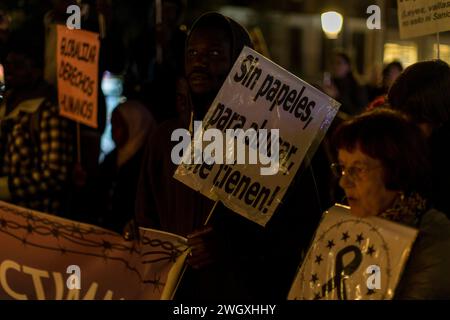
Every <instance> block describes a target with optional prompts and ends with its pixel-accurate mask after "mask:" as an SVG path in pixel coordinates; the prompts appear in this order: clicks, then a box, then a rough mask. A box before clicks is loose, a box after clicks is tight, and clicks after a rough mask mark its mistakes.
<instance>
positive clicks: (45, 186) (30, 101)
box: [0, 27, 74, 214]
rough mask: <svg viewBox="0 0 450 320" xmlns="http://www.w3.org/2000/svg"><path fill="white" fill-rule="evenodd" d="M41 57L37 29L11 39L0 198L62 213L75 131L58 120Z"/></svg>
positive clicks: (1, 117) (1, 116)
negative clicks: (45, 78)
mask: <svg viewBox="0 0 450 320" xmlns="http://www.w3.org/2000/svg"><path fill="white" fill-rule="evenodd" d="M43 52H44V51H43V39H42V38H41V37H39V33H38V32H36V30H35V28H31V27H24V29H22V30H19V31H16V32H15V33H13V34H11V38H10V41H9V43H8V54H7V58H6V61H5V75H6V79H5V80H6V87H7V92H6V95H5V100H4V102H3V104H2V105H1V108H0V127H1V133H0V199H1V200H6V201H9V202H12V203H14V204H18V205H21V206H24V207H27V208H30V209H35V210H40V211H44V212H48V213H53V214H63V213H64V209H65V201H66V200H67V195H66V191H67V182H68V178H69V171H70V168H71V166H72V162H73V154H74V151H73V147H74V140H73V137H74V134H73V130H74V127H73V125H72V124H71V123H70V122H69V121H68V120H66V119H64V118H62V117H61V116H59V109H58V104H57V103H56V94H55V92H54V91H53V90H52V88H51V87H49V86H48V84H47V83H46V82H45V81H44V79H43V54H41V53H43Z"/></svg>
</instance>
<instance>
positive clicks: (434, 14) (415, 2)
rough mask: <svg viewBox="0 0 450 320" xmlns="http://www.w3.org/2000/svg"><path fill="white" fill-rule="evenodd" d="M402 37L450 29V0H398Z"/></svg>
mask: <svg viewBox="0 0 450 320" xmlns="http://www.w3.org/2000/svg"><path fill="white" fill-rule="evenodd" d="M397 4H398V24H399V28H400V38H401V39H407V38H412V37H418V36H423V35H427V34H433V33H437V32H443V31H448V30H450V1H442V0H397Z"/></svg>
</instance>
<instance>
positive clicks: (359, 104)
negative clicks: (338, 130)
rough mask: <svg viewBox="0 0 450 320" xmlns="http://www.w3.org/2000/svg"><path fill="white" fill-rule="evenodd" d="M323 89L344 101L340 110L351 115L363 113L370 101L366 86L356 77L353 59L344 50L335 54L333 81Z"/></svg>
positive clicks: (324, 85) (331, 95)
mask: <svg viewBox="0 0 450 320" xmlns="http://www.w3.org/2000/svg"><path fill="white" fill-rule="evenodd" d="M323 90H324V92H325V93H326V94H328V95H329V96H330V97H332V98H334V99H336V100H337V101H339V102H340V103H342V106H341V108H340V111H341V112H344V113H346V114H348V115H350V116H353V115H357V114H359V113H361V112H362V111H363V108H364V107H365V106H366V105H367V103H368V102H369V101H368V97H367V92H366V88H365V87H363V86H362V85H361V84H360V83H359V81H358V80H357V79H356V76H355V74H354V72H353V70H352V62H351V59H350V57H349V55H347V54H346V53H344V52H337V53H336V54H335V55H334V57H333V68H332V77H331V81H330V82H329V83H324V84H323Z"/></svg>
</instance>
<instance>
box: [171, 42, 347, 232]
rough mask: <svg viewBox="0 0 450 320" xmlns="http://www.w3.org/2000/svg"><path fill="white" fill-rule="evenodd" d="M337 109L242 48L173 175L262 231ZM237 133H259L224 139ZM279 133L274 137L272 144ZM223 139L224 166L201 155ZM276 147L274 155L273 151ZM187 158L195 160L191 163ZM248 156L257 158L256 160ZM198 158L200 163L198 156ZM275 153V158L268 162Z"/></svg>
mask: <svg viewBox="0 0 450 320" xmlns="http://www.w3.org/2000/svg"><path fill="white" fill-rule="evenodd" d="M339 106H340V104H339V103H338V102H336V101H335V100H333V99H332V98H330V97H328V96H327V95H325V94H324V93H322V92H321V91H319V90H318V89H316V88H314V87H313V86H311V85H309V84H308V83H306V82H304V81H303V80H301V79H299V78H297V77H296V76H294V75H293V74H291V73H289V72H288V71H286V70H285V69H283V68H281V67H280V66H278V65H276V64H275V63H273V62H272V61H270V60H269V59H267V58H265V57H264V56H262V55H261V54H259V53H257V52H256V51H254V50H252V49H250V48H248V47H244V49H243V50H242V52H241V54H240V55H239V57H238V59H237V60H236V62H235V64H234V66H233V68H232V69H231V71H230V73H229V75H228V77H227V78H226V80H225V82H224V84H223V86H222V88H221V89H220V91H219V93H218V95H217V96H216V98H215V100H214V102H213V103H212V105H211V107H210V109H209V111H208V113H207V114H206V116H205V118H204V120H203V124H202V126H201V127H197V126H196V127H195V130H194V133H193V135H194V142H193V143H192V144H191V145H190V146H189V149H188V151H187V152H186V154H187V157H185V158H184V163H182V164H180V165H179V167H178V168H177V170H176V172H175V175H174V177H175V178H176V179H178V180H179V181H181V182H183V183H184V184H186V185H187V186H189V187H191V188H193V189H195V190H198V191H200V192H201V193H202V194H203V195H205V196H207V197H208V198H210V199H213V200H220V201H222V202H223V203H224V204H225V205H226V206H227V207H228V208H230V209H231V210H233V211H235V212H237V213H239V214H240V215H242V216H244V217H246V218H248V219H250V220H252V221H254V222H256V223H258V224H260V225H262V226H265V225H266V223H267V222H268V221H269V220H270V218H271V217H272V215H273V213H274V211H275V210H276V208H277V207H278V205H279V203H280V201H281V199H282V198H283V196H284V194H285V193H286V191H287V189H288V187H289V185H290V184H291V182H292V179H293V178H294V176H295V174H296V173H297V170H298V169H299V167H300V165H301V163H302V162H303V160H304V159H305V157H306V156H307V154H308V152H309V156H311V155H312V151H315V150H314V149H315V147H317V145H318V144H319V143H320V141H321V140H322V138H323V136H324V135H325V133H326V131H327V130H328V127H329V126H330V124H331V122H332V120H333V119H334V117H335V115H336V113H337V112H338V109H339ZM211 130H213V131H211ZM239 130H241V132H240V133H243V132H245V133H250V132H251V131H252V130H253V132H256V135H254V136H253V138H251V137H250V138H248V137H249V136H251V135H250V134H249V135H248V137H247V138H246V137H245V136H244V135H240V136H239V137H237V135H236V137H237V138H236V139H234V138H232V139H229V138H230V137H233V132H234V134H237V132H239ZM264 130H267V132H266V135H264V133H263V131H264ZM276 130H278V136H279V139H278V140H276V139H272V138H273V137H276V135H277V134H276V133H275V132H276ZM203 132H204V133H205V135H203ZM230 132H231V133H230ZM209 133H212V134H214V133H215V134H216V136H215V139H214V141H213V143H211V144H209V145H206V144H205V143H204V140H208V139H209V141H211V140H212V139H211V137H210V136H209V137H208V135H209ZM217 133H218V135H217ZM269 133H270V134H269ZM172 138H174V136H172ZM219 140H220V141H221V142H220V141H219ZM222 142H223V146H224V147H223V148H222V150H216V151H215V153H214V155H217V153H219V154H222V155H223V156H222V160H223V162H222V163H218V162H217V161H216V160H217V158H216V159H215V160H214V162H213V163H210V164H208V158H207V156H206V155H205V154H206V150H207V149H208V148H210V147H211V145H213V144H218V145H220V143H222ZM205 145H206V147H205ZM276 145H278V146H279V148H278V150H275V149H276V148H274V150H272V147H273V146H276ZM191 146H192V149H191ZM218 149H220V148H218ZM268 151H270V152H268ZM202 152H203V153H202ZM174 153H175V154H176V153H177V152H176V151H175V152H174V151H173V154H174ZM191 153H192V154H194V157H195V159H193V161H192V162H191V164H189V163H188V161H187V160H189V158H190V157H191ZM239 153H241V154H244V155H245V159H244V161H242V162H243V163H242V162H239ZM252 153H253V154H254V155H255V157H254V158H255V159H256V156H257V158H258V159H257V161H256V162H255V161H254V162H253V163H252V161H251V157H250V154H252ZM186 154H185V155H186ZM202 154H203V158H202V157H200V158H202V159H199V158H198V157H197V156H195V155H200V156H202ZM269 155H270V156H269ZM275 155H276V156H278V160H277V161H272V160H274V156H275ZM234 156H236V157H234ZM233 157H234V158H233ZM233 159H234V160H233ZM197 160H200V161H197ZM230 160H231V161H230ZM241 160H242V159H241ZM268 160H270V161H268ZM233 161H234V162H233Z"/></svg>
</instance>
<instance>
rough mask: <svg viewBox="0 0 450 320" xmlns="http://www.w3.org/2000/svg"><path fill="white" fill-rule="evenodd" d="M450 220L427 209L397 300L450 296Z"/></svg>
mask: <svg viewBox="0 0 450 320" xmlns="http://www.w3.org/2000/svg"><path fill="white" fill-rule="evenodd" d="M448 270H450V221H449V220H448V218H447V217H446V215H445V214H444V213H442V212H440V211H438V210H435V209H431V210H429V211H427V212H426V213H425V214H424V215H423V217H422V220H421V222H420V224H419V234H418V236H417V239H416V241H415V243H414V245H413V248H412V250H411V254H410V258H409V261H408V264H407V266H406V268H405V271H404V274H403V276H402V280H401V283H400V286H399V290H398V295H397V298H399V299H450V277H449V276H448Z"/></svg>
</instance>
